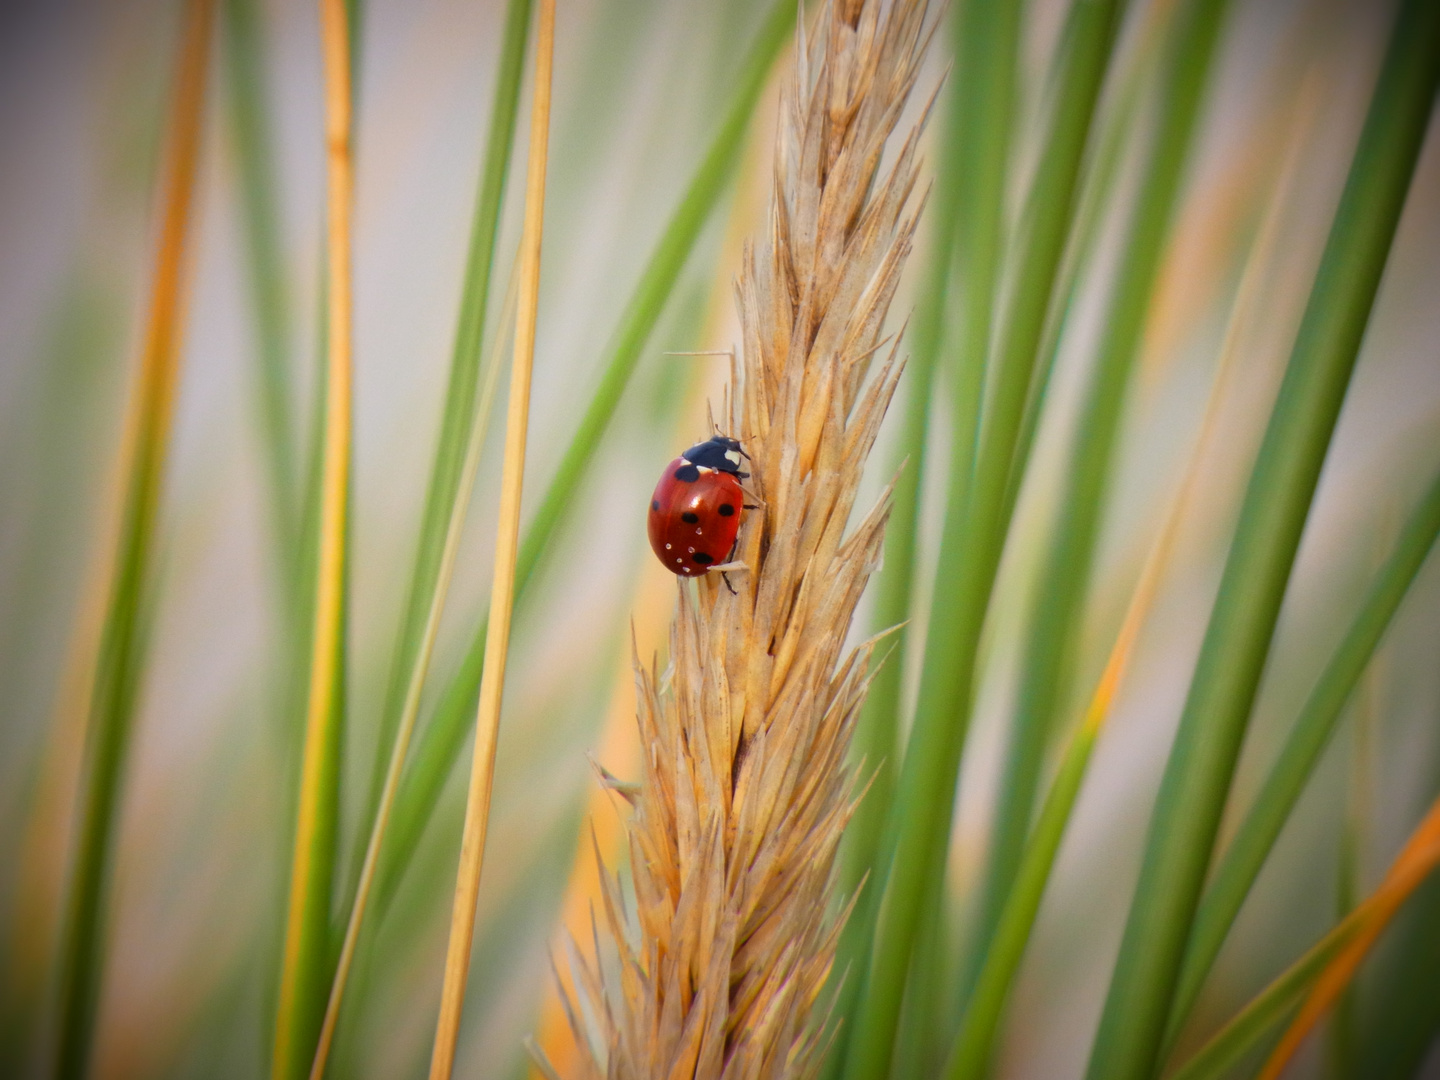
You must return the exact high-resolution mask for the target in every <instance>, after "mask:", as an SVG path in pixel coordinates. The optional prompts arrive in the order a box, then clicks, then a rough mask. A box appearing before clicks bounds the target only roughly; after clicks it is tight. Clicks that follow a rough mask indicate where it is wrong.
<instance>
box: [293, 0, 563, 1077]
mask: <svg viewBox="0 0 1440 1080" xmlns="http://www.w3.org/2000/svg"><path fill="white" fill-rule="evenodd" d="M554 72H555V0H540V11H539V16H538V19H537V25H536V32H535V92H534V98H533V100H532V102H531V106H530V148H529V160H528V162H527V163H526V169H525V226H524V230H523V232H522V234H521V237H520V266H519V270H518V272H517V274H516V277H517V278H518V280H519V282H520V286H519V294H518V303H517V305H516V309H515V348H514V350H513V351H512V353H511V355H510V401H509V407H508V409H507V410H506V418H505V459H504V462H503V467H502V470H501V477H500V506H499V512H498V513H497V515H496V517H497V518H498V520H497V522H496V527H495V571H494V576H493V578H492V581H493V584H492V586H491V589H490V612H489V624H488V633H487V634H486V639H485V669H484V675H483V677H482V678H481V680H480V701H479V708H478V711H477V714H476V718H475V752H474V756H473V758H472V760H471V766H470V786H469V792H468V794H467V796H466V802H465V826H464V830H463V832H462V834H461V839H460V867H459V870H458V871H457V874H456V881H455V900H454V905H453V907H452V910H451V916H450V940H449V944H448V946H447V947H446V951H445V983H444V986H443V987H442V989H441V992H440V1017H439V1020H438V1021H437V1023H436V1026H435V1050H434V1052H433V1054H432V1055H431V1058H430V1080H449V1078H450V1075H451V1073H452V1072H454V1069H455V1045H456V1042H457V1041H458V1040H459V1037H460V1019H461V1015H462V1013H463V1011H464V1005H465V987H466V983H467V982H468V981H469V977H470V954H471V946H472V945H473V944H474V940H475V903H476V900H477V898H478V897H479V895H480V871H481V869H482V868H483V865H484V859H485V836H486V833H487V832H488V831H489V825H490V796H491V791H492V786H493V783H494V779H495V748H496V744H497V743H498V742H499V740H500V711H501V702H502V701H503V699H504V696H505V660H506V654H507V652H508V650H509V647H510V623H511V616H512V615H513V614H514V607H515V559H516V555H517V552H518V548H519V546H520V500H521V495H522V489H523V486H524V485H523V481H524V478H525V451H526V446H527V434H528V431H529V421H530V385H531V373H532V371H533V370H534V362H535V323H536V318H537V314H538V310H539V304H540V248H541V240H542V238H543V236H544V223H545V175H546V172H547V169H548V165H549V161H550V150H549V147H550V95H551V87H552V85H553V83H554ZM397 764H398V762H397ZM392 790H393V789H392ZM312 1080H320V1077H319V1075H318V1073H317V1074H316V1075H314V1076H312Z"/></svg>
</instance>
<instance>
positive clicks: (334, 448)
mask: <svg viewBox="0 0 1440 1080" xmlns="http://www.w3.org/2000/svg"><path fill="white" fill-rule="evenodd" d="M320 44H321V51H322V54H323V57H324V68H325V164H326V237H327V243H326V249H327V250H326V258H327V270H328V292H327V296H326V310H325V319H326V330H327V335H328V336H327V345H328V349H327V353H326V378H325V438H324V444H323V448H322V460H321V490H320V537H319V541H320V542H319V560H318V564H317V568H316V581H315V617H314V637H313V639H312V643H311V663H310V690H309V696H308V700H307V704H306V715H305V749H304V759H303V765H302V767H301V778H300V807H299V815H298V819H297V822H296V829H295V854H294V859H293V862H292V865H291V874H290V901H289V909H288V913H287V916H286V925H285V954H284V961H283V968H282V971H281V981H280V1002H279V1007H278V1010H277V1016H276V1024H275V1056H274V1075H275V1077H276V1078H277V1080H282V1078H286V1077H291V1076H298V1075H300V1074H301V1073H303V1071H304V1069H305V1065H306V1063H308V1062H309V1060H310V1053H311V1047H310V1045H308V1044H309V1042H310V1040H311V1039H313V1038H314V1037H315V1036H314V1034H313V1032H314V1025H315V1023H316V1021H317V1020H318V1016H317V1015H316V1013H317V1003H318V1002H319V1001H323V1000H324V998H323V994H324V992H325V991H324V987H325V986H326V985H328V981H329V980H328V979H327V978H326V977H325V971H324V969H325V965H326V963H327V954H328V941H327V937H328V931H329V917H330V911H329V908H330V886H331V878H332V871H333V864H334V846H335V844H334V839H335V837H334V816H335V807H334V805H333V804H334V799H335V787H336V784H337V783H338V770H339V763H338V761H337V760H336V759H337V757H338V754H337V753H336V749H337V747H336V742H337V740H336V736H337V734H338V726H339V724H340V710H339V708H338V707H337V697H338V696H339V689H340V681H341V677H342V675H341V664H340V658H341V650H342V646H343V640H342V638H343V633H344V589H345V560H346V550H345V548H346V537H345V533H346V517H347V514H348V505H347V503H348V500H349V490H350V442H351V381H352V349H351V320H350V312H351V265H350V263H351V256H350V220H351V202H352V193H353V189H354V160H353V154H352V148H351V127H352V117H351V101H352V97H351V92H350V33H349V13H348V12H347V10H346V6H345V0H320Z"/></svg>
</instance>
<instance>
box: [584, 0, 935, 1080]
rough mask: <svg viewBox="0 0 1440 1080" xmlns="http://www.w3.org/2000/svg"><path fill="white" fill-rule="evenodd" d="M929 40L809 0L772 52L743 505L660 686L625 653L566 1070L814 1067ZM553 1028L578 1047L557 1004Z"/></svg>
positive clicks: (922, 30) (748, 314) (750, 297)
mask: <svg viewBox="0 0 1440 1080" xmlns="http://www.w3.org/2000/svg"><path fill="white" fill-rule="evenodd" d="M932 30H933V26H932V25H931V24H930V23H929V22H928V20H927V19H926V14H925V3H924V2H923V0H884V2H881V0H832V2H830V3H828V4H827V5H826V6H825V8H824V9H823V10H822V11H821V12H820V15H819V18H818V20H817V23H816V29H815V31H814V33H813V34H812V36H811V37H810V39H809V40H808V41H807V40H806V39H805V36H804V34H803V32H802V33H801V35H800V37H799V40H798V42H797V49H796V52H797V62H796V72H795V84H794V87H793V89H792V90H791V92H790V94H789V95H788V96H787V98H786V100H785V103H784V104H783V105H782V122H781V124H780V134H779V145H778V146H777V153H776V167H775V192H774V198H773V204H772V208H771V214H770V226H771V227H770V235H769V236H768V238H766V239H765V240H764V241H762V242H761V244H760V245H759V247H758V249H757V248H756V247H754V246H751V247H747V249H746V252H745V262H744V267H743V272H742V274H741V277H740V281H739V284H738V288H737V292H738V301H739V306H740V313H741V318H742V322H743V327H744V350H743V357H742V358H737V359H736V360H735V361H734V362H733V366H732V388H731V394H730V398H729V402H728V406H729V407H728V413H729V422H730V424H731V430H730V432H729V434H731V435H734V436H736V437H738V438H740V439H742V441H743V443H744V446H745V449H746V450H747V451H748V453H749V455H750V458H751V465H750V468H751V470H752V475H751V477H750V480H749V482H748V486H749V488H750V491H751V494H752V495H753V498H752V499H751V501H752V502H755V503H758V504H759V507H758V508H757V509H754V510H751V511H749V513H748V514H747V516H746V519H745V521H744V524H743V526H742V527H741V530H740V537H739V545H738V548H737V552H736V555H735V558H736V559H737V560H739V561H741V562H743V563H745V565H746V567H748V570H747V571H742V572H739V573H732V574H731V575H730V576H731V579H732V580H733V581H734V583H735V586H736V590H737V591H736V593H735V594H733V595H732V594H731V592H730V591H729V590H728V589H727V588H726V587H725V586H724V584H722V582H721V581H720V580H719V575H718V574H716V573H710V574H707V575H706V576H705V577H704V578H702V579H700V580H699V581H696V582H695V583H694V584H692V583H691V582H689V581H686V580H680V581H679V582H678V587H679V590H680V604H679V612H678V615H677V617H676V621H675V625H674V628H673V630H672V635H671V665H672V673H671V674H670V677H669V679H668V686H667V685H664V682H665V680H662V679H660V678H659V677H658V676H657V675H656V673H654V672H653V670H652V671H646V670H645V669H644V668H643V667H642V666H640V665H639V664H638V663H637V665H636V689H637V698H638V702H639V705H638V711H639V726H640V739H641V746H642V748H643V751H644V753H643V758H644V763H643V773H642V777H641V784H640V793H639V795H638V797H637V798H636V800H635V803H636V809H635V813H634V817H633V819H632V821H631V823H630V828H629V835H630V858H631V875H632V879H633V882H634V890H635V907H636V911H635V919H634V920H633V923H632V922H629V921H627V918H626V915H625V912H624V907H623V904H622V901H621V895H620V889H619V885H618V882H617V881H615V880H614V879H613V878H611V877H609V875H603V876H605V877H606V881H605V891H604V912H603V915H601V916H599V922H600V923H601V925H602V926H603V928H604V933H605V934H606V936H608V937H609V938H611V939H613V943H614V946H615V948H617V949H618V951H619V959H620V965H619V975H618V984H617V981H616V980H615V979H613V978H612V979H611V980H610V982H611V984H610V985H607V984H606V979H605V975H604V973H603V972H602V970H601V969H600V968H599V967H597V966H591V965H590V964H589V963H587V962H586V961H584V960H580V959H578V958H577V959H576V961H575V964H574V966H575V974H576V977H577V981H578V985H579V988H580V993H581V995H582V996H583V998H584V999H585V1000H586V1001H587V1003H588V1005H589V1008H590V1015H591V1016H592V1018H593V1019H594V1021H595V1022H596V1023H597V1024H598V1025H599V1027H600V1029H601V1030H602V1037H603V1039H604V1042H605V1049H604V1053H603V1055H602V1054H601V1053H599V1052H598V1051H597V1053H596V1054H595V1058H596V1060H594V1061H592V1062H591V1064H590V1075H603V1076H607V1077H609V1078H610V1080H642V1078H647V1080H648V1078H658V1077H677V1078H679V1077H685V1078H689V1077H696V1078H712V1077H713V1078H726V1080H729V1078H736V1080H738V1078H742V1077H744V1078H757V1080H758V1078H767V1080H768V1078H772V1077H777V1078H778V1077H801V1076H809V1075H813V1074H814V1072H815V1071H816V1069H817V1067H818V1065H819V1060H820V1056H821V1053H820V1051H821V1050H822V1041H823V1039H822V1036H823V1030H824V1025H823V1024H821V1023H818V1022H815V1021H813V1020H812V1018H811V1012H812V1008H813V1006H814V1005H815V1003H816V1000H817V998H818V997H819V995H820V991H821V988H822V987H823V985H824V983H825V979H826V977H827V975H828V973H829V970H830V966H831V963H832V961H833V958H834V952H835V938H836V934H837V932H838V928H839V920H837V919H836V918H835V917H834V915H833V913H832V912H831V905H830V897H831V893H832V890H833V883H834V873H833V865H834V860H835V851H836V847H837V845H838V844H839V842H840V835H841V832H842V830H843V829H844V826H845V823H846V821H847V820H848V818H849V815H850V812H851V809H852V807H853V804H854V781H853V777H852V775H851V772H850V770H848V769H847V767H846V765H845V756H846V752H847V750H848V747H849V743H850V734H851V730H852V727H853V724H854V721H855V717H856V714H857V713H858V711H859V708H860V705H861V702H862V700H863V698H864V694H865V686H866V669H867V665H868V662H869V659H870V653H871V648H872V643H866V644H865V645H862V646H861V647H859V648H858V649H855V650H852V651H851V652H850V653H849V654H848V655H844V656H842V649H843V647H844V642H845V638H846V635H847V633H848V631H849V629H850V621H851V616H852V615H853V613H854V610H855V605H856V603H857V602H858V601H859V599H860V594H861V593H862V591H863V590H864V588H865V584H866V581H867V580H868V578H869V576H870V574H871V572H872V571H873V570H874V569H875V568H876V565H877V563H878V561H879V557H880V546H881V541H882V538H883V533H884V526H885V518H886V514H887V512H888V493H887V496H886V497H882V498H881V500H880V501H879V504H878V505H876V506H875V507H874V508H873V509H872V510H871V511H870V512H869V513H868V514H867V515H866V516H865V517H864V519H863V520H862V521H861V522H860V524H859V525H858V526H857V527H856V528H855V529H854V530H853V531H852V532H851V533H850V535H848V536H846V535H845V527H846V523H847V521H848V519H849V517H850V511H851V508H852V505H853V503H854V500H855V495H856V490H857V487H858V485H859V483H860V478H861V474H862V473H863V471H864V468H865V460H866V457H867V456H868V454H869V452H870V448H871V445H872V444H873V443H874V440H875V435H876V432H877V430H878V429H879V426H880V421H881V420H882V419H883V417H884V415H885V410H886V407H887V406H888V404H889V402H890V398H891V396H892V394H893V393H894V390H895V385H896V381H897V379H898V378H899V375H900V369H901V367H902V364H901V362H900V361H899V359H898V356H897V352H896V345H895V344H891V345H890V346H889V348H888V350H887V349H883V346H884V345H885V343H884V342H882V341H881V336H880V335H881V332H882V326H883V324H884V321H885V317H886V313H887V311H888V309H889V306H890V301H891V298H892V297H893V296H894V293H895V287H896V285H897V283H898V280H899V277H900V271H901V268H902V266H903V264H904V262H905V259H906V256H907V255H908V254H909V252H910V248H911V242H912V237H913V234H914V227H915V220H916V216H917V214H918V208H917V207H915V206H913V205H912V203H913V202H915V201H917V200H912V198H911V196H912V194H913V191H914V187H915V178H916V160H915V152H916V143H917V141H918V138H919V125H917V127H916V129H915V130H913V131H911V132H910V134H909V135H908V137H907V138H906V140H905V142H904V144H903V145H902V146H901V147H900V149H899V151H898V153H897V154H896V155H895V158H894V161H893V164H891V165H889V167H888V168H887V169H886V171H885V172H884V174H883V175H881V173H880V164H881V156H882V153H883V151H884V148H885V144H886V141H887V139H888V137H889V135H890V134H891V132H892V130H893V128H894V126H895V124H896V123H897V121H898V119H899V116H900V113H901V111H902V109H903V108H904V105H905V102H906V99H907V97H908V95H909V93H910V90H911V88H912V87H913V85H914V83H915V79H916V75H917V72H918V68H919V64H920V59H921V55H922V53H923V51H924V48H925V45H926V43H927V41H928V39H929V37H930V34H931V32H932ZM882 352H883V359H882V360H881V361H880V362H879V363H878V364H877V365H875V367H876V370H874V371H871V366H872V358H873V357H875V356H876V355H877V353H882ZM598 936H599V930H598V928H597V939H598ZM595 955H596V956H599V955H600V950H599V943H598V940H597V942H596V952H595ZM572 1025H573V1026H574V1028H575V1031H576V1037H577V1039H578V1040H579V1041H580V1042H581V1044H582V1045H587V1046H588V1045H589V1043H588V1040H587V1038H586V1036H585V1034H584V1030H583V1026H582V1025H581V1024H580V1023H579V1017H578V1016H575V1015H574V1014H573V1011H572Z"/></svg>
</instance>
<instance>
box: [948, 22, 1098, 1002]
mask: <svg viewBox="0 0 1440 1080" xmlns="http://www.w3.org/2000/svg"><path fill="white" fill-rule="evenodd" d="M1120 16H1121V4H1120V3H1119V2H1118V0H1077V2H1076V3H1075V4H1074V5H1073V7H1072V8H1071V10H1070V15H1069V18H1068V21H1067V23H1066V28H1065V37H1064V41H1063V43H1062V46H1061V55H1060V66H1059V71H1058V74H1057V78H1056V82H1055V86H1054V91H1053V92H1054V102H1055V106H1054V112H1053V114H1052V115H1051V117H1050V122H1049V124H1048V125H1047V128H1046V131H1045V134H1044V136H1043V145H1044V146H1045V151H1044V154H1043V156H1042V157H1041V160H1040V164H1039V168H1038V170H1037V172H1036V176H1035V180H1034V182H1033V183H1032V185H1031V189H1030V192H1029V194H1028V196H1027V199H1026V203H1025V208H1024V215H1023V217H1022V219H1021V222H1022V224H1021V233H1020V243H1019V245H1018V248H1017V254H1016V260H1017V262H1016V274H1015V284H1014V287H1013V289H1012V292H1011V296H1010V298H1009V302H1008V304H1007V306H1006V309H1005V311H1004V313H1003V316H1002V319H1001V323H1000V332H999V336H998V339H997V344H996V349H995V358H994V368H993V375H994V379H993V383H992V391H991V393H990V395H989V405H988V408H987V411H986V415H985V426H984V429H983V430H982V433H981V442H980V456H979V461H978V462H977V466H976V478H975V488H976V496H975V510H974V513H973V515H972V519H971V528H972V529H987V530H989V531H990V535H989V536H988V537H987V539H986V543H987V545H988V546H989V548H990V550H989V551H988V552H987V553H986V555H985V558H986V560H987V562H988V561H994V560H998V558H999V551H1000V548H1001V546H1002V545H1003V543H1004V536H1005V533H1006V531H1007V530H1008V528H1009V524H1010V512H1011V510H1012V509H1013V504H1011V503H1010V502H1009V500H1007V498H1006V493H1007V489H1008V487H1009V480H1010V475H1011V471H1012V463H1013V461H1014V459H1015V454H1016V447H1017V440H1018V439H1019V436H1020V429H1021V424H1022V420H1023V418H1024V413H1025V404H1026V398H1027V395H1028V393H1029V390H1030V387H1031V385H1032V382H1033V381H1034V378H1035V372H1036V369H1037V367H1038V366H1040V356H1041V353H1040V347H1041V338H1042V335H1043V332H1044V329H1045V323H1046V312H1047V311H1048V310H1049V308H1050V306H1051V297H1052V295H1053V294H1054V291H1055V285H1056V279H1057V275H1058V271H1059V267H1060V261H1061V256H1062V255H1063V253H1064V250H1065V241H1066V237H1067V235H1068V234H1069V232H1070V228H1071V222H1072V218H1073V214H1074V209H1075V203H1076V189H1077V180H1078V177H1079V173H1080V165H1081V160H1082V158H1083V156H1084V153H1085V147H1086V145H1087V143H1088V142H1089V138H1090V128H1091V124H1092V121H1093V119H1094V114H1095V105H1096V102H1097V100H1098V99H1099V95H1100V87H1101V85H1102V83H1103V82H1104V78H1105V73H1106V71H1107V70H1108V68H1109V64H1110V54H1111V51H1112V49H1113V47H1114V43H1115V36H1116V31H1117V29H1118V26H1119V23H1120ZM1010 796H1011V792H1009V791H1008V790H1005V789H1002V795H1001V801H1000V809H999V811H997V818H998V821H999V825H1002V826H1009V827H1011V828H1013V825H1014V824H1015V822H1014V820H1013V819H1014V818H1018V817H1019V816H1020V814H1019V811H1020V810H1021V809H1022V808H1023V810H1024V811H1025V813H1024V818H1023V824H1025V825H1026V826H1027V827H1028V824H1029V803H1028V800H1026V801H1024V802H1023V804H1022V802H1019V801H1016V800H1014V799H1012V798H1011V797H1010ZM1007 810H1009V811H1010V812H1011V817H1010V818H1007V816H1006V811H1007ZM1027 831H1028V830H1027ZM1023 842H1024V831H1022V832H1020V834H1019V835H1018V836H1015V835H1011V833H1010V831H1009V828H1007V829H1006V830H1005V831H1003V832H1002V830H1001V829H1000V828H999V827H998V826H997V830H996V834H995V836H994V837H993V839H992V843H991V849H992V857H991V862H990V866H989V867H988V869H987V873H986V878H985V885H984V886H983V891H982V906H981V909H980V915H979V918H978V919H977V923H976V931H975V933H976V937H975V941H976V942H977V943H984V942H986V941H988V939H989V937H990V935H991V932H992V931H993V929H994V927H995V923H996V921H997V920H998V918H999V915H1000V908H1001V906H1002V905H1003V903H1004V899H1005V896H1006V894H1007V893H1008V892H1009V888H1010V884H1011V882H1012V881H1013V880H1014V876H1015V874H1016V872H1017V869H1018V864H1019V858H1020V850H1021V846H1022V844H1023ZM982 951H983V945H982V944H977V946H976V947H975V948H973V949H972V950H971V959H970V964H971V965H972V966H973V965H975V964H977V963H978V961H979V956H980V953H981V952H982ZM968 979H969V973H967V983H968ZM968 991H969V988H968V985H962V988H961V993H962V997H968Z"/></svg>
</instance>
